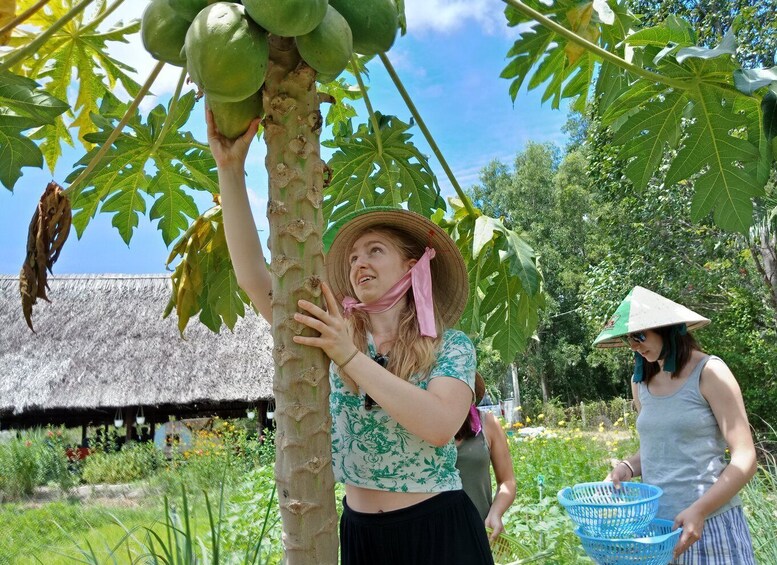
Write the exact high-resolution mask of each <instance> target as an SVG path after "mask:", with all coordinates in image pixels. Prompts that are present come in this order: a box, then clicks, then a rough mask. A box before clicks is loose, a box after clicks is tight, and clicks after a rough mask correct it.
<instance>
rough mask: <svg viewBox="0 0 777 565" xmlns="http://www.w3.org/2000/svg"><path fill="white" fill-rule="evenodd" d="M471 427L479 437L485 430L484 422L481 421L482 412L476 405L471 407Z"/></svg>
mask: <svg viewBox="0 0 777 565" xmlns="http://www.w3.org/2000/svg"><path fill="white" fill-rule="evenodd" d="M469 427H470V429H471V430H472V433H473V434H474V435H478V434H479V433H480V430H482V429H483V422H482V420H481V419H480V412H478V408H477V406H475V405H474V404H470V405H469Z"/></svg>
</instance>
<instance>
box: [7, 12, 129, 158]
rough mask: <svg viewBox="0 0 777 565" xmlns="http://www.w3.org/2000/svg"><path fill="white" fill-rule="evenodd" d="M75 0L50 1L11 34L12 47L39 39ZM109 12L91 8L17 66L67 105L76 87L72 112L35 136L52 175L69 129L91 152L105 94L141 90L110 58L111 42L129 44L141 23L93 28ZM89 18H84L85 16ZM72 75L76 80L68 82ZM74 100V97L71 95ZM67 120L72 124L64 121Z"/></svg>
mask: <svg viewBox="0 0 777 565" xmlns="http://www.w3.org/2000/svg"><path fill="white" fill-rule="evenodd" d="M75 3H76V2H75V1H74V0H63V1H61V2H49V3H47V4H46V6H45V7H44V8H43V9H41V10H38V11H37V12H36V13H35V15H34V16H32V17H31V18H30V19H29V20H27V21H26V22H25V25H24V26H20V27H19V28H17V29H16V30H15V34H14V36H12V38H11V39H10V41H9V45H11V46H13V47H16V48H18V47H23V46H25V45H27V44H28V43H29V42H30V41H32V40H33V39H34V38H35V37H37V36H38V35H39V34H40V33H41V31H43V30H46V29H48V28H49V27H51V26H52V25H53V24H54V23H55V22H56V21H57V20H59V19H60V18H62V17H63V16H64V15H65V14H67V12H68V11H69V10H70V9H71V8H72V7H73V6H74V5H75ZM107 10H108V8H107V7H106V4H105V2H97V3H95V9H94V10H87V11H85V12H81V13H80V14H79V15H78V16H76V17H75V18H74V19H73V20H71V21H70V22H68V23H67V24H65V25H64V26H63V27H62V28H61V29H59V30H58V31H57V32H56V33H55V34H54V35H53V36H52V37H51V38H50V39H49V40H48V41H46V43H45V44H43V45H42V46H41V48H40V49H38V50H37V51H36V53H35V54H34V56H33V57H32V58H30V59H27V60H26V61H24V62H22V63H21V64H19V65H17V66H16V67H15V70H16V71H17V72H20V73H22V74H25V75H27V76H29V77H34V78H35V79H36V80H41V81H44V79H50V80H45V87H44V88H45V90H46V91H47V92H48V93H49V94H51V95H53V96H55V97H56V98H59V99H62V100H67V99H68V98H69V97H68V89H70V88H72V87H73V86H76V88H77V91H76V93H75V103H74V105H73V107H72V108H71V109H70V111H69V112H68V113H67V114H65V115H61V116H59V117H58V118H57V119H56V120H55V122H54V123H53V124H51V125H49V126H47V127H46V128H43V129H42V130H41V131H40V133H39V139H41V140H42V141H41V142H40V143H39V145H40V146H41V150H42V152H43V154H44V155H45V157H46V163H47V165H48V167H49V168H50V169H51V170H52V171H53V170H54V167H55V166H56V163H57V160H58V159H59V157H60V156H61V155H62V148H61V143H62V141H65V142H66V143H69V142H70V139H71V137H70V134H69V132H68V131H67V129H68V128H69V127H75V128H77V130H78V137H79V138H80V139H81V140H82V143H83V144H84V146H85V147H86V148H87V149H88V148H90V144H89V142H88V141H87V140H86V135H87V134H88V133H89V132H92V131H95V126H94V124H93V123H92V121H91V119H90V115H91V114H92V113H96V112H97V111H98V105H99V103H100V99H101V98H103V96H104V95H105V94H106V93H110V92H113V91H114V90H115V89H116V88H117V86H118V85H119V84H121V85H122V86H123V87H124V88H125V89H126V90H127V92H128V93H129V94H130V95H131V96H134V95H135V94H137V93H138V91H139V89H140V86H139V85H138V84H137V82H135V81H134V80H133V79H132V78H131V77H130V76H129V74H128V72H129V71H132V70H133V69H132V67H130V66H129V65H127V64H125V63H122V62H121V61H118V60H116V59H113V58H112V57H110V56H109V55H108V54H107V53H108V43H109V42H114V41H116V42H122V43H127V42H128V39H127V37H128V36H129V35H131V34H134V33H137V32H138V30H139V29H140V23H139V22H138V21H137V20H136V21H133V22H130V23H128V24H126V25H125V24H123V23H119V24H118V25H117V26H115V27H114V28H112V29H110V30H106V31H97V27H98V26H96V25H94V23H97V22H99V21H102V16H103V15H104V14H105V13H106V11H107ZM90 16H91V17H92V18H93V19H87V18H88V17H90ZM74 73H75V79H76V80H75V81H72V80H71V79H72V78H73V76H74ZM70 98H72V93H71V95H70ZM65 116H68V118H70V120H66V118H65Z"/></svg>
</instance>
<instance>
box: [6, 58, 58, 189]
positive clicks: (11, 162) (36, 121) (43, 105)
mask: <svg viewBox="0 0 777 565" xmlns="http://www.w3.org/2000/svg"><path fill="white" fill-rule="evenodd" d="M67 108H68V106H67V104H66V103H65V102H63V101H61V100H59V99H58V98H55V97H53V96H51V95H50V94H47V93H46V92H44V91H43V90H41V89H40V87H39V85H38V83H36V82H35V81H33V80H30V79H28V78H25V77H21V76H18V75H15V74H13V73H10V72H7V71H4V72H2V73H0V182H1V183H2V184H3V186H5V187H6V188H7V189H8V190H13V187H14V185H15V184H16V181H17V180H19V177H20V176H21V175H22V171H21V170H22V168H23V167H38V168H40V167H42V166H43V154H42V153H41V151H40V149H39V148H38V146H37V145H35V143H33V142H32V141H31V140H30V138H29V136H28V135H23V134H22V132H23V131H25V130H29V129H32V128H39V127H41V126H44V125H46V124H51V123H53V122H54V120H55V119H56V117H57V116H59V115H60V114H62V113H63V112H65V111H66V110H67Z"/></svg>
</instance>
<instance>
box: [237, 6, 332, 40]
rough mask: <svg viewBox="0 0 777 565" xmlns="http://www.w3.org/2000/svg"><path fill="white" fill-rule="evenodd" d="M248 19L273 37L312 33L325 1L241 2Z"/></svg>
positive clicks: (320, 18) (323, 13)
mask: <svg viewBox="0 0 777 565" xmlns="http://www.w3.org/2000/svg"><path fill="white" fill-rule="evenodd" d="M243 5H244V6H245V8H246V13H247V14H248V17H250V18H251V19H252V20H254V21H255V22H256V23H258V24H259V25H260V26H262V27H263V28H264V29H266V30H267V31H269V32H270V33H272V34H274V35H279V36H281V37H296V36H298V35H304V34H306V33H310V32H311V31H313V30H314V29H315V28H316V26H317V25H318V24H320V23H321V20H323V19H324V15H325V14H326V7H327V0H243Z"/></svg>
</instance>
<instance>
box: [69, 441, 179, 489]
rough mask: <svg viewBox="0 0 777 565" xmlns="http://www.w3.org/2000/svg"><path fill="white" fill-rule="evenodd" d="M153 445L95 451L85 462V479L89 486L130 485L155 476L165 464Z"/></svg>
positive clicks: (135, 444) (134, 445) (141, 444)
mask: <svg viewBox="0 0 777 565" xmlns="http://www.w3.org/2000/svg"><path fill="white" fill-rule="evenodd" d="M163 460H164V458H163V456H162V454H161V453H160V452H159V450H157V448H156V446H155V445H154V444H153V443H129V444H127V445H125V446H124V447H122V449H121V451H117V452H114V453H107V452H104V451H95V452H94V453H92V454H91V455H89V457H87V458H86V459H85V460H84V466H83V479H84V481H85V482H87V483H89V484H97V483H110V484H119V483H130V482H132V481H137V480H140V479H144V478H146V477H149V476H151V475H153V474H154V473H155V472H156V471H157V469H159V468H160V467H161V466H162V464H163Z"/></svg>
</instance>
